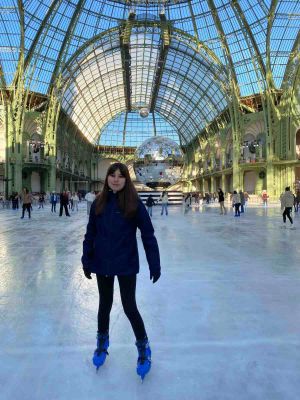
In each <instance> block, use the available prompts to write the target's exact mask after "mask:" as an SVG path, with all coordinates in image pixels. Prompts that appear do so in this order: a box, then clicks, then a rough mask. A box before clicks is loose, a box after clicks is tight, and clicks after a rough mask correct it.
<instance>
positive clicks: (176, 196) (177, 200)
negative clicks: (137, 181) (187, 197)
mask: <svg viewBox="0 0 300 400" xmlns="http://www.w3.org/2000/svg"><path fill="white" fill-rule="evenodd" d="M167 193H168V204H169V205H181V204H182V198H183V194H182V191H177V190H174V191H170V192H169V191H168V192H167ZM150 194H151V196H152V197H153V199H154V201H157V204H161V202H160V201H159V198H160V196H161V194H162V192H161V191H152V190H151V191H138V195H139V197H140V198H141V199H142V201H143V203H144V204H145V203H146V200H147V198H148V197H149V196H150Z"/></svg>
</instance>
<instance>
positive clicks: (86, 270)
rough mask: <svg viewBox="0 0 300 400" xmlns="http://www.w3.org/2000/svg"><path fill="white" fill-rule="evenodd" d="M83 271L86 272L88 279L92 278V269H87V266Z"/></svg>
mask: <svg viewBox="0 0 300 400" xmlns="http://www.w3.org/2000/svg"><path fill="white" fill-rule="evenodd" d="M83 273H84V275H85V277H86V278H87V279H92V276H91V271H89V270H88V269H86V268H83Z"/></svg>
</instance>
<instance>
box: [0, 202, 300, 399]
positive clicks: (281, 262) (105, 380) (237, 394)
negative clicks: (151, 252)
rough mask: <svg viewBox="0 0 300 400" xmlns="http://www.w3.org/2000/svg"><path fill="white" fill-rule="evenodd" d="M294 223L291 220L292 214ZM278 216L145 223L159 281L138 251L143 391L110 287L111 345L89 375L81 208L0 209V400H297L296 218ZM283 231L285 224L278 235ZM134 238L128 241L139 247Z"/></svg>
mask: <svg viewBox="0 0 300 400" xmlns="http://www.w3.org/2000/svg"><path fill="white" fill-rule="evenodd" d="M299 214H300V212H299ZM293 217H294V218H295V226H296V228H297V229H296V230H290V229H281V225H282V223H281V214H280V209H279V207H278V206H276V207H272V208H269V209H263V208H262V207H260V206H257V207H252V208H248V209H247V211H246V213H245V215H243V216H242V217H240V218H234V217H233V215H232V213H231V212H230V214H228V215H227V216H220V215H219V213H218V208H217V207H213V206H209V207H204V208H203V209H202V210H200V211H196V210H195V209H194V210H193V211H190V212H189V213H188V214H187V215H183V214H182V210H181V208H178V207H174V208H170V210H169V216H168V217H166V216H163V217H161V216H160V215H159V209H158V207H155V208H154V217H153V224H154V227H155V230H156V236H157V239H158V242H159V246H160V252H161V265H162V277H161V279H160V280H159V281H158V282H157V283H156V284H154V285H153V284H152V283H151V282H150V279H149V272H148V266H147V264H146V258H145V254H144V251H143V248H142V245H141V243H139V245H140V262H141V273H140V274H139V276H138V289H137V299H138V306H139V309H140V312H141V315H142V317H143V319H144V322H145V326H146V329H147V332H148V336H149V339H150V342H151V346H152V355H153V357H152V358H153V363H152V370H151V372H150V373H149V375H148V376H147V377H146V378H145V381H144V383H143V384H142V383H141V381H140V380H139V378H138V376H137V375H136V372H135V366H136V358H137V354H136V348H135V345H134V341H135V339H134V336H133V332H132V330H131V326H130V324H129V322H128V320H127V319H126V317H125V315H124V313H123V310H122V305H121V303H120V296H119V288H118V284H117V282H116V285H115V297H114V305H113V309H112V313H111V329H110V342H111V344H110V348H109V356H108V358H107V360H106V363H105V365H104V366H103V367H102V368H101V370H100V371H99V372H98V374H96V372H95V368H94V367H93V365H92V362H91V358H92V354H93V351H94V349H95V344H96V329H97V324H96V319H97V307H98V292H97V286H96V280H95V279H93V280H92V281H88V280H87V279H85V278H84V276H83V274H82V270H81V262H80V257H81V248H82V240H83V235H84V232H85V228H86V222H87V216H86V209H85V205H84V204H82V205H81V208H80V211H79V213H76V212H73V213H72V216H71V218H67V217H65V216H63V217H62V218H59V217H58V215H57V214H56V215H52V214H51V212H50V209H49V206H47V207H46V208H45V209H44V210H37V209H34V211H33V213H32V219H31V220H29V219H27V216H26V217H25V219H24V220H20V212H18V211H13V210H2V209H1V210H0V263H1V264H0V268H1V280H0V399H1V400H44V399H45V400H65V399H72V400H96V399H97V400H115V399H118V400H127V399H128V400H135V399H142V400H148V399H149V400H150V399H151V400H177V399H178V400H185V399H186V400H227V399H228V400H236V399H237V400H246V399H247V400H258V399H259V400H297V399H299V393H300V375H299V371H300V337H299V332H300V285H299V284H300V247H299V235H300V223H299V220H300V215H297V214H296V215H295V214H293ZM288 224H289V222H287V225H288ZM139 242H140V239H139Z"/></svg>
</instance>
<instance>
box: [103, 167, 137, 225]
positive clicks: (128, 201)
mask: <svg viewBox="0 0 300 400" xmlns="http://www.w3.org/2000/svg"><path fill="white" fill-rule="evenodd" d="M117 170H119V171H120V173H121V175H122V176H124V178H125V186H124V188H123V189H122V190H120V191H119V192H117V199H118V204H119V207H120V209H121V211H122V212H123V215H124V216H125V217H127V218H132V217H134V215H135V214H136V211H137V207H138V194H137V191H136V190H135V187H134V185H133V183H132V180H131V178H130V175H129V171H128V168H127V166H126V165H125V164H122V163H120V162H116V163H114V164H111V166H110V167H109V168H108V170H107V173H106V177H105V183H104V187H103V190H102V192H101V194H100V195H99V196H98V197H97V199H96V215H99V214H101V213H102V212H103V210H104V208H105V205H106V203H107V198H108V192H109V191H111V189H110V187H109V186H108V183H107V178H108V176H109V175H112V174H113V173H115V172H116V171H117Z"/></svg>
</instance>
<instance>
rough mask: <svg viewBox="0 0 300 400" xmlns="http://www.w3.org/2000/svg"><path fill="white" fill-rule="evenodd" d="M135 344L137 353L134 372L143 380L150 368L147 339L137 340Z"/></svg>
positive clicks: (149, 351) (149, 350)
mask: <svg viewBox="0 0 300 400" xmlns="http://www.w3.org/2000/svg"><path fill="white" fill-rule="evenodd" d="M135 344H136V347H137V349H138V352H139V357H138V360H137V366H136V372H137V374H138V375H139V376H140V377H141V379H142V380H143V379H144V378H145V376H146V374H148V372H149V371H150V368H151V349H150V345H149V341H148V339H147V338H145V339H143V340H137V341H136V343H135Z"/></svg>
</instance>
